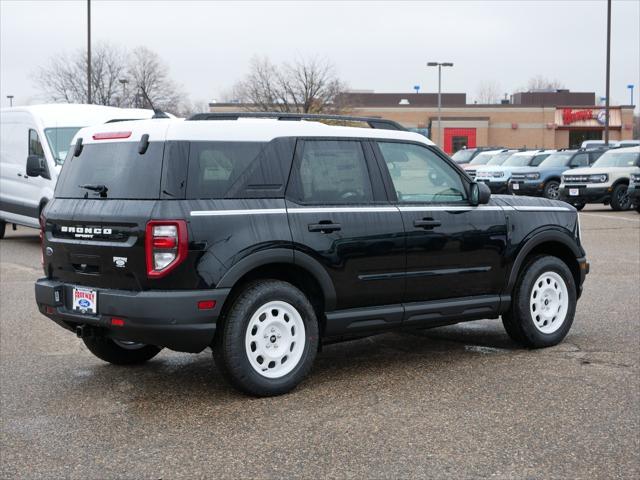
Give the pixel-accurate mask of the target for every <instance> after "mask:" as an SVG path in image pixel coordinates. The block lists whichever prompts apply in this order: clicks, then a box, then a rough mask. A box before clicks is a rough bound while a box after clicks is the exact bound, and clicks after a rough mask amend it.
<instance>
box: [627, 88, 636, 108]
mask: <svg viewBox="0 0 640 480" xmlns="http://www.w3.org/2000/svg"><path fill="white" fill-rule="evenodd" d="M633 87H634V85H633V84H632V83H630V84H629V85H627V88H628V89H629V90H630V91H631V95H630V96H629V98H630V99H631V100H629V105H633Z"/></svg>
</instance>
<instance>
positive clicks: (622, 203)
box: [611, 183, 631, 212]
mask: <svg viewBox="0 0 640 480" xmlns="http://www.w3.org/2000/svg"><path fill="white" fill-rule="evenodd" d="M627 188H628V187H627V186H626V185H625V184H623V183H622V184H620V185H617V186H616V188H614V189H613V193H612V194H611V208H612V209H613V210H615V211H616V212H620V211H623V210H629V208H631V200H630V199H629V194H628V193H627Z"/></svg>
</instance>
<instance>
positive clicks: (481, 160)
mask: <svg viewBox="0 0 640 480" xmlns="http://www.w3.org/2000/svg"><path fill="white" fill-rule="evenodd" d="M494 155H495V153H481V154H480V155H478V156H477V157H476V158H474V159H473V160H471V162H470V163H471V165H486V164H487V162H488V161H489V160H491V158H492V157H493V156H494Z"/></svg>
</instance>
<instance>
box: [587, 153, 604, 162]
mask: <svg viewBox="0 0 640 480" xmlns="http://www.w3.org/2000/svg"><path fill="white" fill-rule="evenodd" d="M603 153H604V150H603V151H597V152H589V163H593V162H595V161H596V160H597V159H599V158H600V157H601V156H602V154H603Z"/></svg>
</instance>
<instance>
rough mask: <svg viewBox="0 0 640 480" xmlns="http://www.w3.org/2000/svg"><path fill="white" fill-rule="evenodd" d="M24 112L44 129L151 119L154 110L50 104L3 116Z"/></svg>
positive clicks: (24, 107)
mask: <svg viewBox="0 0 640 480" xmlns="http://www.w3.org/2000/svg"><path fill="white" fill-rule="evenodd" d="M10 112H24V113H29V114H31V115H33V116H34V117H35V118H36V119H37V121H38V122H39V123H40V124H41V125H42V127H43V128H47V127H53V126H56V127H84V126H87V125H94V124H101V123H104V122H108V121H109V120H120V119H138V118H151V117H152V116H153V110H147V109H142V108H118V107H107V106H104V105H87V104H79V103H50V104H43V105H29V106H23V107H10V108H3V109H2V114H3V115H4V114H6V113H10Z"/></svg>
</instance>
